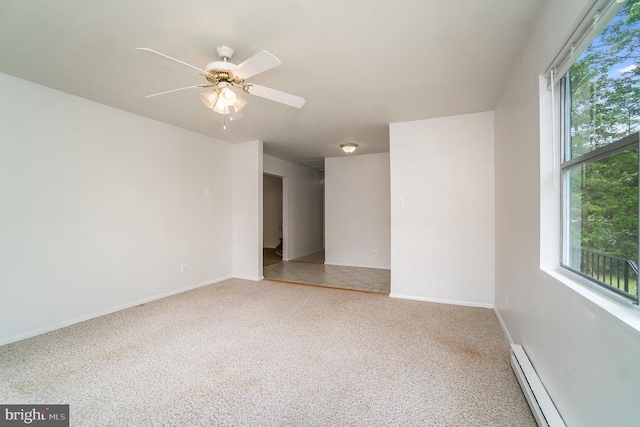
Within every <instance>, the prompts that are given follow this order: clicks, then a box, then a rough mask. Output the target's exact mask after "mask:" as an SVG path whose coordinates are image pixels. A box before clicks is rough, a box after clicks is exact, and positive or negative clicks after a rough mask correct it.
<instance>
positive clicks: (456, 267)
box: [390, 112, 495, 307]
mask: <svg viewBox="0 0 640 427" xmlns="http://www.w3.org/2000/svg"><path fill="white" fill-rule="evenodd" d="M493 139H494V134H493V113H492V112H484V113H477V114H467V115H462V116H453V117H444V118H437V119H429V120H419V121H413V122H404V123H392V124H391V125H390V147H391V247H392V248H393V252H392V254H391V294H392V296H397V297H404V298H415V299H423V300H428V301H440V302H451V303H456V304H465V305H475V306H482V307H491V306H492V305H493V301H494V283H495V270H494V266H495V258H494V247H495V234H494V231H495V210H494V200H495V198H494V196H495V195H494V159H493V156H494V153H493V151H494V145H493ZM401 204H402V206H401Z"/></svg>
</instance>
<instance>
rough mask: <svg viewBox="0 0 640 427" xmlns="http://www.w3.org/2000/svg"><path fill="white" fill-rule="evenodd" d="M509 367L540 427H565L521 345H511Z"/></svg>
mask: <svg viewBox="0 0 640 427" xmlns="http://www.w3.org/2000/svg"><path fill="white" fill-rule="evenodd" d="M511 367H512V368H513V372H515V374H516V378H518V382H519V383H520V387H522V391H523V392H524V396H525V397H526V399H527V402H529V406H530V407H531V412H533V416H534V418H535V419H536V422H537V423H538V425H539V426H540V427H566V426H565V424H564V421H563V420H562V418H561V417H560V413H559V412H558V410H557V409H556V406H555V405H554V404H553V401H552V400H551V398H550V397H549V394H548V393H547V390H546V389H545V388H544V386H543V385H542V381H540V378H539V377H538V374H537V373H536V370H535V369H533V365H532V364H531V361H530V360H529V356H527V353H525V351H524V349H523V348H522V346H521V345H517V344H511Z"/></svg>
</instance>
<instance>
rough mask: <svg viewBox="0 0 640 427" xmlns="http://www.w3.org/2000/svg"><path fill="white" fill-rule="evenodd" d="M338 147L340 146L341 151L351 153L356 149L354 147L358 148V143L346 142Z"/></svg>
mask: <svg viewBox="0 0 640 427" xmlns="http://www.w3.org/2000/svg"><path fill="white" fill-rule="evenodd" d="M340 148H342V151H344V152H345V153H347V154H351V153H353V152H354V151H356V148H358V144H354V143H352V142H350V143H348V144H340Z"/></svg>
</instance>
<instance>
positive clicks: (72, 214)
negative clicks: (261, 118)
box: [0, 74, 232, 344]
mask: <svg viewBox="0 0 640 427" xmlns="http://www.w3.org/2000/svg"><path fill="white" fill-rule="evenodd" d="M0 93H2V96H0V195H1V197H0V295H1V296H0V344H3V343H7V342H12V341H15V340H18V339H21V338H24V337H27V336H31V335H34V334H37V333H42V332H45V331H47V330H51V329H55V328H57V327H61V326H64V325H67V324H71V323H75V322H77V321H81V320H84V319H87V318H91V317H94V316H96V315H99V314H104V313H107V312H110V311H113V310H116V309H120V308H124V307H127V306H131V305H132V304H137V303H140V302H143V301H147V300H150V299H154V298H157V297H160V296H164V295H168V294H171V293H176V292H179V291H182V290H185V289H187V288H191V287H195V286H198V285H203V284H209V283H212V282H214V281H216V280H219V279H222V278H225V277H229V276H230V275H231V273H232V271H231V250H230V247H231V244H232V235H231V214H232V211H231V202H232V194H231V184H230V182H229V179H230V176H231V167H230V163H231V145H229V144H227V143H224V142H221V141H217V140H214V139H211V138H209V137H205V136H203V135H199V134H196V133H193V132H189V131H186V130H183V129H179V128H176V127H173V126H169V125H166V124H163V123H159V122H156V121H153V120H150V119H147V118H143V117H140V116H136V115H133V114H130V113H126V112H123V111H121V110H117V109H114V108H111V107H107V106H105V105H101V104H97V103H95V102H92V101H88V100H85V99H82V98H78V97H75V96H71V95H68V94H65V93H62V92H59V91H56V90H52V89H48V88H46V87H43V86H39V85H37V84H34V83H31V82H27V81H25V80H20V79H17V78H15V77H11V76H8V75H5V74H0ZM182 265H185V266H186V270H185V271H184V273H181V266H182Z"/></svg>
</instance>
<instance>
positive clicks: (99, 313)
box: [0, 275, 232, 346]
mask: <svg viewBox="0 0 640 427" xmlns="http://www.w3.org/2000/svg"><path fill="white" fill-rule="evenodd" d="M231 277H232V276H231V275H229V276H224V277H219V278H217V279H213V280H207V281H205V282H201V283H198V284H196V285H191V286H186V287H184V288H180V289H174V290H171V291H167V292H162V293H160V294H156V295H153V296H150V297H147V298H142V299H139V300H136V301H132V302H128V303H125V304H120V305H117V306H115V307H110V308H106V309H104V310H98V311H95V312H93V313H90V314H85V315H83V316H79V317H75V318H73V319H69V320H64V321H62V322H58V323H54V324H53V325H48V326H43V327H42V328H37V329H32V330H30V331H27V332H22V333H20V334H16V335H12V336H10V337H7V338H0V346H3V345H6V344H11V343H13V342H17V341H22V340H25V339H27V338H31V337H35V336H37V335H42V334H46V333H47V332H51V331H55V330H56V329H62V328H66V327H67V326H71V325H75V324H76V323H81V322H85V321H87V320H91V319H95V318H96V317H100V316H105V315H107V314H111V313H115V312H116V311H120V310H125V309H127V308H131V307H135V306H137V305H141V304H146V303H148V302H151V301H155V300H159V299H162V298H166V297H170V296H172V295H176V294H181V293H183V292H187V291H191V290H193V289H197V288H201V287H203V286H208V285H213V284H214V283H218V282H222V281H223V280H227V279H231Z"/></svg>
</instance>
